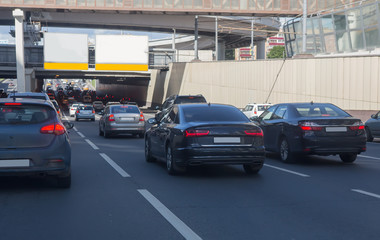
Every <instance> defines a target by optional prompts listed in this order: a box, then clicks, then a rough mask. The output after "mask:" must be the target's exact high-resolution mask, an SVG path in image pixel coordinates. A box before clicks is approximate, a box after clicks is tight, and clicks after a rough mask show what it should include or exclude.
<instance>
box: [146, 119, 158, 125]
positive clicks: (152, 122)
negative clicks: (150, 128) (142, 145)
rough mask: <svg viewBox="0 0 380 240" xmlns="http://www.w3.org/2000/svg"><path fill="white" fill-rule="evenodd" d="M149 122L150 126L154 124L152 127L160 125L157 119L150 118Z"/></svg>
mask: <svg viewBox="0 0 380 240" xmlns="http://www.w3.org/2000/svg"><path fill="white" fill-rule="evenodd" d="M147 122H148V123H149V124H152V125H154V124H157V123H158V121H157V120H156V119H155V118H149V119H148V121H147Z"/></svg>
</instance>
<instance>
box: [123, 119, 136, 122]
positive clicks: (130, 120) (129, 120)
mask: <svg viewBox="0 0 380 240" xmlns="http://www.w3.org/2000/svg"><path fill="white" fill-rule="evenodd" d="M120 120H121V121H128V122H132V121H134V120H135V119H134V118H120Z"/></svg>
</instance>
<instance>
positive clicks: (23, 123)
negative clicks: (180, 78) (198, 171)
mask: <svg viewBox="0 0 380 240" xmlns="http://www.w3.org/2000/svg"><path fill="white" fill-rule="evenodd" d="M0 108H1V109H0V114H1V115H0V127H1V128H2V129H3V130H2V131H0V134H1V139H2V142H3V143H2V145H3V149H7V150H10V149H11V151H7V153H6V154H5V153H1V154H2V156H1V159H6V160H3V161H0V164H2V165H1V166H0V172H1V173H2V174H10V175H12V174H16V175H17V174H24V175H33V174H37V175H41V176H42V175H44V176H45V175H46V176H55V177H56V179H57V185H58V186H60V187H70V184H71V180H70V176H71V175H70V171H71V169H70V158H71V151H70V143H69V136H68V134H67V129H70V128H72V127H73V124H72V123H69V122H65V123H63V121H62V115H61V112H62V111H61V110H60V109H59V106H58V105H57V103H56V102H55V104H54V100H53V101H51V100H50V99H49V96H48V95H47V94H46V93H13V94H10V95H9V97H8V98H5V99H2V100H1V102H0ZM157 110H158V111H157V112H156V114H155V117H153V118H149V119H145V117H144V113H143V111H142V110H141V109H140V108H139V107H138V106H137V105H136V103H133V102H125V101H121V102H109V103H107V104H106V105H104V104H103V103H102V102H99V101H98V102H94V103H93V104H92V105H91V104H89V103H80V102H79V103H78V102H76V103H73V104H72V105H71V106H70V107H69V112H68V115H69V116H71V117H74V120H75V121H79V120H89V121H95V119H96V118H95V116H96V113H97V114H98V115H99V121H98V128H99V136H101V137H105V138H109V137H112V136H116V135H119V134H128V135H132V136H138V137H140V138H144V151H145V159H146V161H147V162H155V161H157V160H160V161H164V162H165V164H166V170H167V172H168V173H169V174H170V175H175V174H179V173H184V172H186V170H187V168H188V167H191V166H204V165H241V166H242V167H243V169H244V171H245V172H246V173H247V174H256V173H258V172H259V171H260V170H261V169H262V167H263V166H264V161H265V152H266V151H271V152H275V153H277V154H279V158H280V159H281V160H282V161H283V162H286V163H289V162H295V161H296V160H299V159H301V158H302V156H306V155H322V156H328V155H338V156H339V157H340V159H341V160H342V162H344V163H352V162H354V161H355V160H356V157H357V155H358V154H360V153H362V152H364V151H366V141H372V140H373V138H374V137H377V136H380V135H379V134H378V131H377V130H378V125H379V124H376V123H377V122H378V115H379V113H377V114H375V115H372V117H371V119H370V120H369V121H367V123H366V124H364V123H363V122H362V121H361V120H360V119H358V118H354V117H352V116H351V115H350V114H348V113H347V112H345V111H343V110H342V109H340V108H339V107H337V106H335V105H333V104H329V103H314V102H309V103H281V104H275V105H272V104H248V105H247V107H246V108H245V109H243V110H240V109H238V108H236V107H234V106H232V105H225V104H215V103H207V101H206V99H205V98H204V97H203V96H202V95H186V96H179V95H175V96H171V97H169V98H168V99H166V101H165V102H164V104H163V107H162V108H158V109H157ZM250 111H251V112H250ZM258 111H261V113H259V114H258ZM252 112H254V113H253V114H252ZM248 116H250V117H248ZM26 129H28V130H26ZM4 139H5V140H4ZM9 139H11V140H9ZM60 147H61V148H60ZM25 148H27V149H28V150H25ZM43 148H45V150H43V152H44V153H43V154H42V153H41V152H40V151H41V149H43ZM57 148H60V150H59V151H58V150H57ZM53 152H54V154H53ZM56 152H59V153H60V154H61V155H59V154H56ZM302 159H303V158H302Z"/></svg>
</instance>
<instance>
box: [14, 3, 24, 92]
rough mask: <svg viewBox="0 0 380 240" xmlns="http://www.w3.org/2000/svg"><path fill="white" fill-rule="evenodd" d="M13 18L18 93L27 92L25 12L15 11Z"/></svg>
mask: <svg viewBox="0 0 380 240" xmlns="http://www.w3.org/2000/svg"><path fill="white" fill-rule="evenodd" d="M13 17H14V18H15V35H16V65H17V91H18V92H25V91H26V88H25V61H24V56H25V55H24V12H23V11H22V10H21V9H15V10H14V11H13Z"/></svg>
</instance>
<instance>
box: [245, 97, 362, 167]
mask: <svg viewBox="0 0 380 240" xmlns="http://www.w3.org/2000/svg"><path fill="white" fill-rule="evenodd" d="M251 120H252V121H253V122H255V123H257V124H258V125H259V126H260V127H261V128H262V129H263V131H264V136H265V137H264V143H265V149H266V150H268V151H273V152H279V153H280V157H281V159H282V160H283V161H284V162H291V161H293V160H295V157H296V156H297V155H302V154H304V155H305V154H313V155H336V154H339V156H340V159H341V160H342V161H343V162H348V163H351V162H353V161H355V160H356V157H357V154H359V153H361V152H364V151H365V150H366V133H365V129H364V125H363V123H362V122H361V121H360V119H357V118H354V117H352V116H351V115H349V114H348V113H346V112H345V111H343V110H342V109H340V108H339V107H337V106H335V105H333V104H329V103H313V102H311V103H287V104H277V105H274V106H272V107H270V108H269V109H268V110H266V111H265V112H264V113H263V114H261V115H260V117H256V118H252V119H251Z"/></svg>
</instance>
